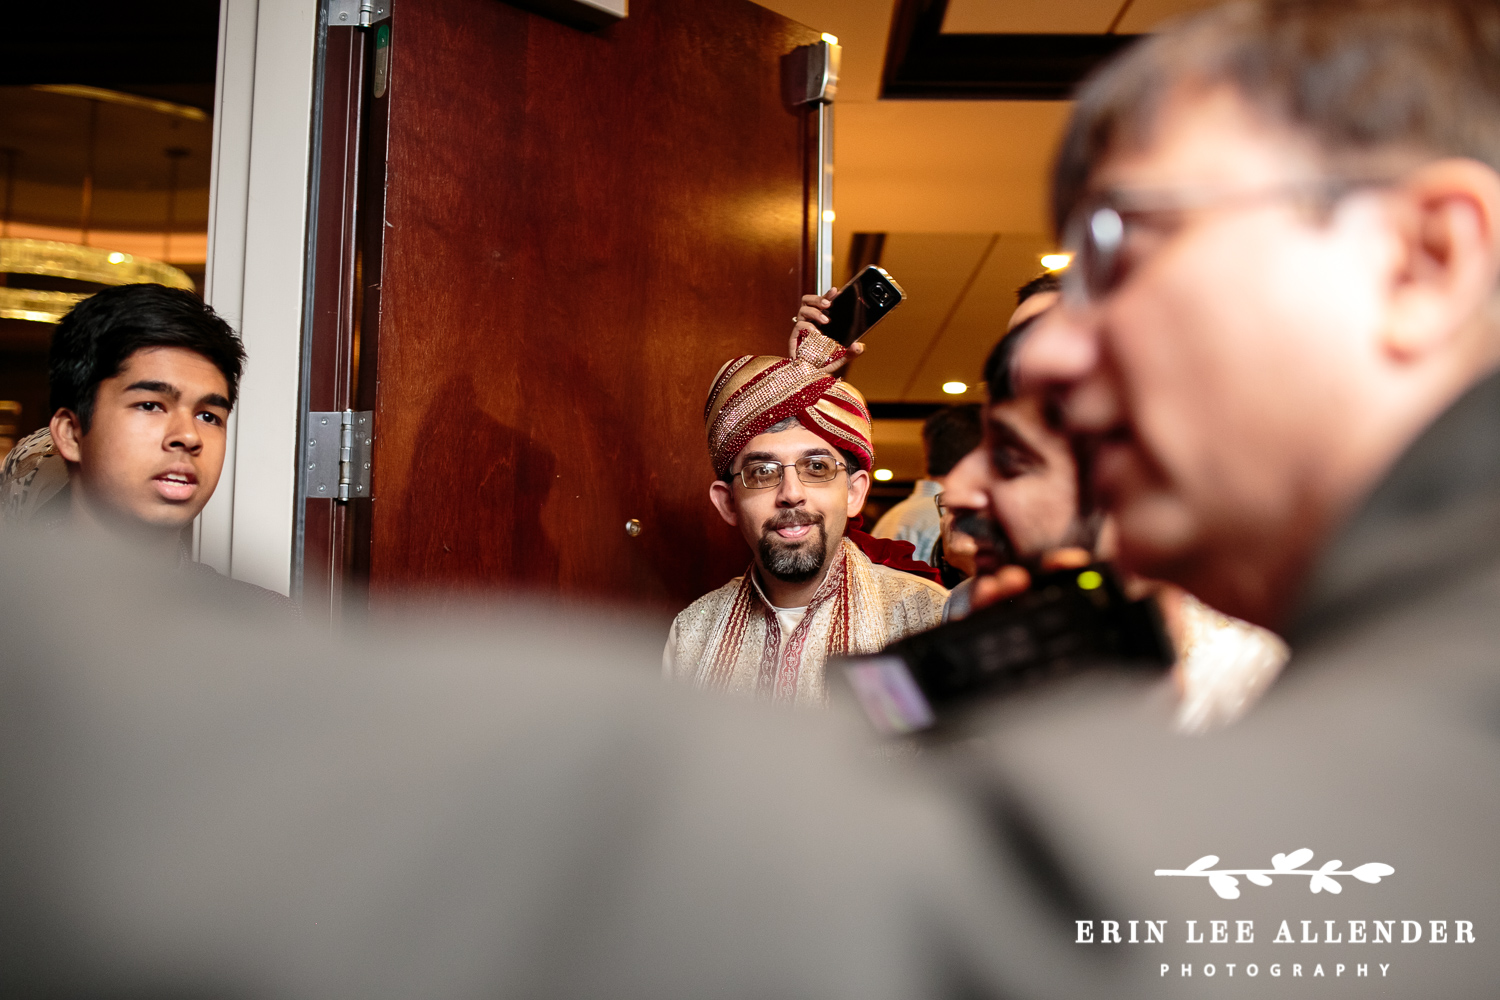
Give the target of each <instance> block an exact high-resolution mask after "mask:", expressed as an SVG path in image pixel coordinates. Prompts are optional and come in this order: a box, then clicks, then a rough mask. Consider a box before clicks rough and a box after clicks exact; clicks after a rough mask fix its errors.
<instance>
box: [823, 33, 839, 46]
mask: <svg viewBox="0 0 1500 1000" xmlns="http://www.w3.org/2000/svg"><path fill="white" fill-rule="evenodd" d="M823 41H825V42H827V43H828V44H829V45H837V44H838V43H839V36H838V35H830V34H829V33H828V32H826V31H825V32H823Z"/></svg>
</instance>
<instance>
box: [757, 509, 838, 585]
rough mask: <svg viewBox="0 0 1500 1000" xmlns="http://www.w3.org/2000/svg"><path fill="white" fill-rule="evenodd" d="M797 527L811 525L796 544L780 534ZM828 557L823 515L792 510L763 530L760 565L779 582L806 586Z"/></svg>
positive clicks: (768, 521)
mask: <svg viewBox="0 0 1500 1000" xmlns="http://www.w3.org/2000/svg"><path fill="white" fill-rule="evenodd" d="M794 524H811V525H813V526H814V530H812V531H809V532H808V533H807V534H805V535H803V536H802V537H801V538H799V539H797V540H796V541H791V540H788V539H785V538H782V537H781V536H780V535H778V534H776V529H777V528H786V527H789V526H791V525H794ZM827 556H828V529H827V528H825V527H824V526H823V515H822V514H816V513H813V512H812V511H807V510H802V509H801V508H790V509H787V510H783V511H781V512H779V513H778V514H777V515H776V516H775V517H773V518H770V519H769V520H767V521H766V523H765V524H764V525H763V526H762V527H761V535H760V564H761V566H763V567H765V570H766V572H767V573H770V574H771V575H772V576H774V577H775V578H776V579H778V580H781V581H782V582H784V583H806V582H807V581H808V580H811V579H812V578H813V577H815V576H817V575H818V571H819V570H821V569H822V568H823V560H824V559H825V558H827Z"/></svg>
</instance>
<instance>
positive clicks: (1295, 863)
mask: <svg viewBox="0 0 1500 1000" xmlns="http://www.w3.org/2000/svg"><path fill="white" fill-rule="evenodd" d="M1312 856H1313V852H1312V849H1311V848H1307V847H1304V848H1302V850H1300V851H1293V852H1292V853H1291V854H1277V855H1275V856H1273V857H1272V858H1271V867H1272V868H1275V869H1276V870H1277V871H1279V872H1289V871H1292V870H1294V869H1297V868H1301V867H1302V866H1303V865H1304V864H1306V863H1307V862H1309V861H1311V860H1312Z"/></svg>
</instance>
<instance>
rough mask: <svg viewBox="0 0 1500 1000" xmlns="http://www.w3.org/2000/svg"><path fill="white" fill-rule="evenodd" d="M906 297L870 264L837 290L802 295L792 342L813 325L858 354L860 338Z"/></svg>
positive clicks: (812, 327) (893, 282) (895, 284)
mask: <svg viewBox="0 0 1500 1000" xmlns="http://www.w3.org/2000/svg"><path fill="white" fill-rule="evenodd" d="M905 298H906V293H905V292H904V291H903V290H902V288H901V286H900V285H898V284H897V283H896V280H895V279H894V278H892V277H891V276H890V274H888V273H887V272H886V271H885V270H883V269H882V268H879V267H876V266H874V265H873V264H872V265H870V266H869V267H866V268H863V269H862V270H861V271H860V272H859V273H858V274H856V275H855V276H854V277H853V278H851V279H850V280H849V282H848V283H847V284H845V285H844V287H843V288H841V289H839V290H838V291H837V292H835V291H833V290H832V289H830V290H829V291H828V292H826V293H824V295H822V296H817V295H804V296H803V297H802V306H801V308H799V309H798V310H797V315H796V317H795V320H796V326H795V327H793V329H792V338H793V339H792V343H793V344H794V345H795V343H796V337H797V334H798V332H800V331H801V330H803V329H804V328H806V329H813V330H817V331H818V332H819V333H822V334H823V335H824V336H826V337H829V338H830V339H832V340H835V341H837V342H838V343H840V344H842V345H844V346H845V347H846V348H848V349H849V352H850V354H852V355H857V354H859V353H860V352H861V351H862V350H863V349H864V345H863V344H861V343H859V338H860V337H862V336H864V335H865V334H866V333H867V332H869V330H870V328H871V327H873V326H874V325H875V324H876V323H878V322H880V321H881V320H882V319H884V318H885V317H886V316H887V315H888V314H889V313H890V311H891V310H892V309H894V308H896V306H898V305H900V304H901V302H902V301H903V300H904V299H905ZM794 350H795V348H794ZM789 353H790V352H789Z"/></svg>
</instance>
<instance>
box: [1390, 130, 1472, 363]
mask: <svg viewBox="0 0 1500 1000" xmlns="http://www.w3.org/2000/svg"><path fill="white" fill-rule="evenodd" d="M1394 205H1395V207H1394V210H1393V216H1394V225H1395V227H1396V230H1397V232H1396V238H1397V241H1398V244H1397V252H1398V257H1397V260H1396V261H1395V266H1394V267H1393V269H1392V274H1391V285H1390V308H1389V310H1388V312H1387V319H1386V325H1385V329H1384V331H1383V336H1382V344H1381V346H1382V348H1384V350H1385V352H1386V353H1387V355H1388V356H1390V357H1391V358H1392V359H1393V360H1395V361H1397V362H1399V363H1410V362H1415V361H1419V360H1422V359H1424V358H1426V357H1427V356H1429V355H1430V354H1431V353H1432V352H1433V351H1436V350H1441V349H1443V348H1444V347H1446V346H1447V345H1449V344H1451V343H1452V342H1453V341H1454V339H1455V338H1456V337H1457V336H1459V335H1460V334H1462V333H1463V332H1464V331H1465V330H1467V329H1468V328H1470V327H1471V326H1472V325H1473V323H1474V320H1475V319H1476V317H1478V316H1480V315H1482V314H1484V313H1486V312H1487V311H1488V309H1489V307H1490V301H1491V299H1492V298H1493V296H1494V295H1495V288H1496V283H1497V280H1500V174H1497V173H1496V172H1495V171H1494V170H1493V169H1491V168H1490V167H1488V166H1486V165H1485V164H1483V163H1480V162H1478V161H1477V160H1468V159H1448V160H1438V161H1437V162H1435V163H1429V164H1427V165H1426V166H1424V167H1421V168H1419V169H1417V170H1415V171H1413V172H1412V174H1411V175H1410V176H1409V177H1408V178H1407V179H1406V180H1405V181H1403V182H1402V184H1401V185H1400V186H1399V187H1398V188H1397V193H1396V196H1395V199H1394Z"/></svg>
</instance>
